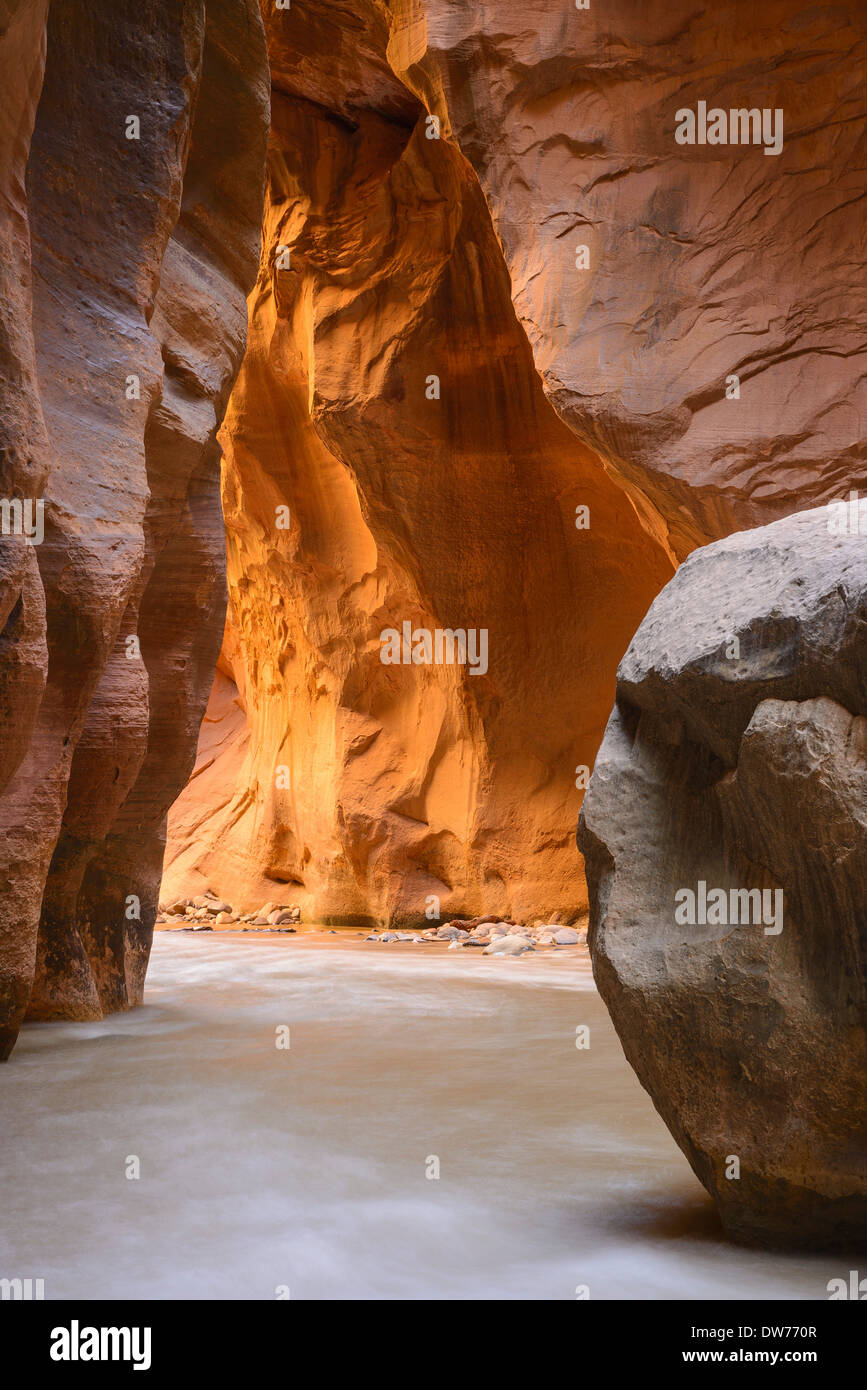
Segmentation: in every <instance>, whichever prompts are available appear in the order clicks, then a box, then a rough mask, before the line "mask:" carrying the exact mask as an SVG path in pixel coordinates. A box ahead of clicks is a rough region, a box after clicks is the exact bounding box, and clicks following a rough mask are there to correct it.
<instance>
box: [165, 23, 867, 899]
mask: <svg viewBox="0 0 867 1390" xmlns="http://www.w3.org/2000/svg"><path fill="white" fill-rule="evenodd" d="M865 23H867V21H865V16H864V13H863V12H862V10H861V8H860V7H858V6H855V5H844V6H843V7H842V8H840V9H837V10H834V11H833V12H832V11H828V10H821V9H819V10H817V9H816V8H815V7H813V6H810V5H808V4H807V3H806V0H771V3H770V5H769V6H767V7H765V8H764V9H763V10H762V11H761V13H759V12H756V14H755V15H751V16H750V17H749V22H746V21H745V19H744V14H743V10H742V7H740V6H738V5H737V4H736V3H734V0H730V2H728V0H724V2H723V3H722V4H719V5H715V6H713V7H709V6H698V7H696V6H695V5H693V4H689V3H687V0H676V3H675V4H674V5H673V6H669V7H667V9H666V11H665V14H664V15H660V14H657V13H652V12H649V11H646V9H644V8H642V7H641V6H635V5H634V4H630V3H627V0H615V3H613V4H611V5H608V4H606V5H605V6H596V5H593V6H591V8H590V9H589V10H579V9H577V7H575V6H574V5H572V4H569V3H567V4H564V5H562V6H553V7H552V6H551V5H550V4H548V3H542V0H529V3H524V2H523V0H521V3H519V2H518V0H505V3H499V2H498V3H497V4H488V3H485V2H484V0H483V2H482V3H480V4H474V5H472V6H468V5H455V4H452V3H447V0H393V2H392V3H384V0H354V2H353V3H352V4H346V3H337V0H322V3H320V4H317V5H316V6H315V7H312V6H300V5H299V6H293V7H291V8H290V9H289V10H283V11H276V10H274V9H272V8H271V7H268V8H267V13H266V27H267V32H268V44H269V56H270V63H271V72H272V82H273V89H274V102H273V107H274V120H273V129H272V137H271V146H270V153H269V192H268V197H267V208H266V216H265V237H264V248H263V260H262V264H261V266H260V272H259V280H258V283H257V286H256V289H255V292H254V294H253V295H252V296H251V299H250V351H249V353H248V355H247V358H246V361H245V364H244V369H243V372H242V374H241V377H240V379H239V382H238V386H237V388H236V391H235V393H234V395H233V399H232V401H231V403H230V407H229V410H228V412H227V419H226V424H225V427H224V431H223V435H222V440H223V447H224V454H225V461H224V474H223V503H224V511H225V514H226V521H227V528H228V536H229V545H228V570H229V588H230V598H231V602H230V623H229V632H228V635H227V641H226V643H225V645H224V649H223V660H222V666H221V676H222V678H224V680H223V681H221V683H220V685H219V689H218V690H217V692H216V695H215V706H214V709H213V710H212V715H213V720H214V721H215V722H214V723H213V724H210V725H209V726H208V727H207V729H206V732H205V734H204V735H203V744H202V748H201V753H200V758H199V762H198V765H197V769H196V775H195V777H194V779H193V781H192V782H191V783H190V785H189V787H188V788H187V789H186V790H185V792H184V794H183V796H182V798H181V801H180V802H179V804H178V807H177V809H176V813H175V814H174V815H173V818H172V825H171V831H170V844H169V855H168V861H169V867H168V873H167V889H166V891H167V892H168V893H169V894H195V893H200V892H202V890H203V889H205V888H212V889H213V890H214V891H216V892H218V893H219V894H221V895H224V896H228V897H230V898H231V899H232V900H233V901H239V902H243V903H244V904H245V905H247V906H249V907H253V906H254V905H255V904H256V903H257V902H259V901H261V900H262V898H267V897H273V896H274V895H275V893H278V892H279V888H278V885H279V884H281V883H285V884H288V885H289V887H290V889H291V892H292V894H293V896H295V897H297V899H298V901H299V902H302V903H303V906H304V913H305V917H306V918H307V919H308V920H309V919H311V918H313V919H319V920H327V921H335V922H336V921H341V920H354V919H356V918H361V919H363V920H372V921H376V922H386V923H403V924H407V925H408V924H415V923H416V922H417V921H420V920H421V916H422V914H423V913H424V912H425V911H426V910H427V909H428V908H430V910H436V905H437V904H438V906H439V910H441V911H442V913H444V914H445V915H446V916H448V915H450V914H455V913H463V914H468V915H472V914H474V913H480V912H486V911H489V910H490V911H495V912H499V913H502V914H507V915H508V914H512V915H516V916H518V917H524V916H528V915H529V916H531V917H532V916H535V915H536V913H537V912H538V913H543V914H545V913H550V912H552V911H554V910H560V909H565V910H566V911H567V912H571V911H573V910H580V908H581V907H582V906H583V905H584V903H585V901H586V897H585V889H584V885H583V882H582V879H581V873H580V866H579V865H578V864H577V863H576V861H575V860H574V858H573V857H572V848H571V846H570V844H569V838H568V836H567V835H566V834H565V833H564V831H565V827H566V826H567V825H568V824H569V823H570V822H571V821H572V820H573V817H574V815H575V813H576V812H577V810H578V808H579V805H580V799H581V794H582V790H581V785H580V783H581V776H580V774H578V769H579V768H581V767H584V766H590V765H592V761H593V756H594V753H595V750H596V747H597V746H598V741H599V738H600V737H601V732H602V728H603V725H604V720H605V718H606V716H607V712H608V709H609V708H610V697H611V691H612V689H613V673H614V670H615V667H616V663H617V661H618V659H619V656H620V655H621V653H622V651H623V649H624V647H625V644H626V641H627V640H628V638H629V636H630V635H631V631H632V630H634V626H635V625H637V622H638V620H639V619H640V617H641V615H642V614H643V612H644V611H645V609H646V606H647V603H648V602H649V599H650V597H652V595H653V594H654V593H655V592H657V591H658V589H659V588H660V587H661V585H662V584H663V583H665V581H666V580H667V578H668V577H669V576H670V574H671V573H672V570H673V567H674V566H675V565H676V563H678V562H679V561H680V560H681V559H683V557H684V556H686V555H687V554H688V553H689V552H690V551H691V550H692V549H693V548H694V547H695V546H697V545H703V544H705V543H706V542H708V541H711V540H714V539H717V538H719V537H721V536H724V535H726V534H729V533H730V532H732V531H736V530H740V529H745V528H749V527H755V526H758V525H761V524H764V523H767V522H768V521H770V520H773V519H776V518H778V517H781V516H783V515H786V514H789V513H791V512H793V511H797V510H799V509H803V508H805V507H807V506H810V505H812V504H815V503H818V502H819V501H824V500H830V499H832V498H838V497H843V496H845V495H846V493H847V492H848V489H849V488H850V486H853V485H857V484H858V483H859V481H860V478H859V467H861V468H862V466H861V465H860V464H859V462H858V461H859V460H863V457H864V442H863V421H864V419H865V418H867V411H865V405H867V401H865V397H864V390H865V386H864V383H865V381H867V373H865V371H864V341H865V333H864V328H865V319H867V301H865V294H864V289H863V277H861V276H859V275H857V274H853V268H854V267H855V266H860V265H863V261H864V250H865V248H864V224H863V217H862V216H861V211H860V207H861V202H862V200H863V175H862V174H861V173H859V172H858V171H859V170H860V169H862V168H863V157H862V156H863V147H864V130H865V119H864V117H865V103H864V93H863V86H862V84H861V83H860V80H859V73H860V69H861V66H862V65H863V58H864V53H865ZM701 103H703V109H704V111H705V113H707V112H708V111H712V110H714V109H717V108H719V109H721V110H723V111H724V112H725V113H727V122H728V113H730V112H732V111H734V112H735V113H736V115H737V113H739V112H741V111H743V113H744V117H745V120H744V123H743V134H744V136H745V137H746V136H747V134H748V135H749V136H750V139H751V140H752V137H753V136H755V143H749V144H746V145H745V144H742V143H736V142H735V140H734V136H735V134H736V133H737V134H738V139H739V136H740V133H741V132H740V116H739V115H737V120H736V122H735V123H732V125H731V130H730V131H729V130H728V126H727V132H726V143H710V142H708V141H707V139H705V142H704V143H698V142H697V143H695V144H684V143H679V141H678V139H677V138H676V130H677V127H678V124H679V122H678V113H680V112H682V111H683V110H684V109H688V110H689V111H691V112H693V113H696V114H697V113H698V111H699V109H700V104H701ZM751 111H755V112H756V113H757V121H758V124H757V125H756V126H755V127H754V125H753V118H752V117H751V116H749V113H750V112H751ZM766 115H767V122H766V121H765V116H766ZM705 124H706V123H705ZM766 124H767V131H768V142H767V144H768V148H769V149H770V150H771V153H769V154H766V153H765V147H766V141H765V125H766ZM729 135H731V136H732V137H733V138H732V139H729ZM777 136H779V139H777ZM697 141H698V137H697ZM434 378H436V381H435V383H434ZM862 472H863V468H862ZM582 504H586V505H588V506H589V512H590V529H589V530H588V531H585V532H581V531H578V530H576V528H575V525H574V521H575V516H576V508H577V507H579V506H581V505H582ZM281 506H282V507H284V508H286V509H288V519H287V517H286V516H284V518H283V521H282V522H281V524H280V525H279V526H278V523H277V520H276V518H277V513H278V509H279V508H280V507H281ZM281 527H282V529H281ZM403 622H409V623H410V625H411V631H413V632H414V631H417V630H418V631H422V630H426V631H430V632H435V631H436V630H438V629H446V628H447V629H454V628H459V629H467V630H482V629H484V630H485V631H486V633H487V636H488V641H489V662H488V669H487V671H486V672H485V673H484V675H482V674H479V675H477V676H469V675H468V674H467V673H466V672H465V671H464V672H461V671H460V670H455V669H454V668H445V667H442V666H441V667H439V668H437V667H436V666H433V665H431V666H427V665H422V666H415V665H399V666H384V667H383V666H382V665H381V664H379V661H378V657H379V646H380V634H381V632H382V631H384V630H386V629H397V630H401V628H402V624H403ZM224 682H228V683H229V684H228V685H226V684H225V683H224ZM231 686H234V687H235V689H234V692H232V691H231ZM227 691H228V692H229V701H228V705H227ZM227 708H230V709H231V710H232V714H231V718H230V719H229V720H228V721H227V718H226V710H227ZM217 724H218V725H219V727H220V729H221V730H222V734H221V735H220V737H219V740H218V746H217V744H215V731H216V727H217ZM230 724H231V725H232V726H233V729H232V733H231V734H230V733H229V727H230ZM576 781H577V782H578V784H579V785H578V786H577V787H576V785H575V783H576Z"/></svg>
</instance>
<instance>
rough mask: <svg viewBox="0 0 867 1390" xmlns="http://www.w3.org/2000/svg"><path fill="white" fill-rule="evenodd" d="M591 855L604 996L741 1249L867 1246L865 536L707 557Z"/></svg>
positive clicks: (670, 590) (631, 693) (645, 647)
mask: <svg viewBox="0 0 867 1390" xmlns="http://www.w3.org/2000/svg"><path fill="white" fill-rule="evenodd" d="M579 845H580V847H581V849H582V851H583V853H584V856H585V861H586V867H587V875H588V881H589V885H590V889H591V923H590V936H589V941H590V948H591V953H592V956H593V968H594V974H595V977H596V981H597V984H598V986H599V989H600V992H601V994H602V996H603V998H604V999H605V1002H606V1004H607V1006H608V1008H609V1010H610V1012H611V1015H612V1018H613V1020H614V1023H615V1026H616V1028H617V1031H618V1034H619V1036H620V1039H621V1042H622V1043H623V1047H624V1050H625V1052H626V1055H627V1057H628V1058H629V1061H630V1062H631V1064H632V1066H633V1067H634V1068H635V1070H636V1072H637V1073H638V1076H639V1078H640V1079H641V1081H642V1084H643V1085H644V1086H645V1088H646V1089H647V1091H648V1092H649V1093H650V1095H651V1097H652V1098H653V1101H654V1104H655V1105H656V1108H657V1109H658V1110H659V1112H660V1114H661V1115H662V1117H663V1119H664V1120H665V1122H666V1124H667V1125H668V1127H669V1129H670V1130H671V1132H672V1134H673V1135H674V1137H675V1139H676V1140H677V1142H678V1143H679V1145H680V1147H681V1148H682V1149H683V1151H684V1153H685V1154H686V1156H687V1158H688V1159H689V1162H690V1164H691V1165H692V1167H693V1169H694V1171H695V1172H696V1174H697V1175H698V1177H699V1178H700V1179H701V1181H702V1182H703V1183H704V1185H705V1186H706V1187H707V1189H708V1191H709V1192H710V1193H711V1194H712V1196H713V1197H714V1199H715V1201H716V1204H717V1206H718V1209H719V1211H720V1214H721V1217H722V1219H723V1222H724V1223H725V1225H726V1227H727V1229H728V1230H729V1232H730V1233H731V1234H732V1235H733V1236H734V1237H736V1238H740V1239H744V1240H754V1241H762V1242H769V1243H771V1242H776V1241H785V1242H803V1243H805V1244H817V1243H823V1242H827V1243H834V1242H837V1241H845V1240H850V1241H851V1240H852V1239H853V1238H855V1237H858V1236H860V1237H862V1238H863V1236H864V1235H865V1234H867V1162H865V1159H867V919H865V907H864V904H865V900H867V552H865V549H864V538H863V536H860V535H858V534H854V535H846V534H844V535H834V534H831V533H830V532H829V513H828V509H827V508H824V507H823V508H817V509H814V510H811V511H808V512H804V513H801V514H799V515H797V516H793V517H790V518H787V519H785V520H782V521H779V522H775V523H774V524H772V525H770V526H767V527H761V528H758V529H756V530H753V531H750V532H745V533H741V534H737V535H734V536H731V537H729V538H728V539H726V540H723V541H719V542H717V543H715V544H712V545H709V546H707V547H705V548H703V549H700V550H697V551H695V552H694V553H693V554H692V555H691V556H690V557H689V559H688V560H687V561H686V562H685V564H684V565H682V566H681V568H680V569H679V570H678V572H677V575H676V576H675V578H674V579H673V580H672V581H671V583H670V584H669V585H668V586H667V587H666V588H665V589H664V590H663V592H662V593H661V594H660V596H659V597H658V598H657V599H656V600H655V602H654V603H653V605H652V606H651V609H650V611H649V613H648V615H647V617H646V619H645V620H644V622H643V623H642V625H641V627H640V628H639V630H638V632H637V634H636V636H635V638H634V640H633V642H632V644H631V646H630V648H629V650H628V652H627V653H626V656H625V657H624V659H623V662H622V664H621V666H620V669H619V672H618V678H617V703H616V706H615V709H614V711H613V713H612V715H611V719H610V721H609V724H608V728H607V730H606V733H605V738H604V740H603V743H602V746H601V748H600V751H599V756H598V759H597V763H596V768H595V770H594V774H593V777H592V780H591V783H590V788H589V791H588V793H587V796H586V797H585V800H584V805H583V808H582V813H581V824H580V829H579ZM734 1160H736V1162H737V1165H738V1168H737V1169H736V1168H734V1167H733V1166H732V1165H733V1161H734Z"/></svg>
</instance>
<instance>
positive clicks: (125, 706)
mask: <svg viewBox="0 0 867 1390" xmlns="http://www.w3.org/2000/svg"><path fill="white" fill-rule="evenodd" d="M46 8H47V7H46V6H38V5H37V6H20V7H17V8H16V7H15V6H10V5H8V4H7V5H6V6H5V7H4V9H5V11H6V13H2V14H0V18H2V19H3V21H4V23H5V28H4V29H3V31H2V42H3V50H2V56H3V64H4V66H3V72H4V80H5V78H6V77H8V79H9V81H10V82H11V83H13V84H15V83H18V84H20V94H19V103H18V110H17V111H15V110H13V111H12V112H11V113H10V115H9V117H8V118H6V117H4V121H5V122H6V124H4V125H3V126H2V136H3V140H4V141H5V142H6V145H7V147H8V152H9V158H10V164H9V165H7V164H6V163H5V161H4V174H6V172H7V170H8V171H9V176H10V187H11V191H12V197H11V198H10V200H9V208H10V209H11V211H12V217H11V223H12V227H11V231H12V238H13V240H12V245H13V248H14V252H15V255H16V256H17V258H18V259H17V266H16V267H13V271H16V270H17V274H16V273H13V275H12V276H11V277H10V281H11V284H10V288H9V289H8V290H7V289H4V296H3V301H2V303H3V319H4V329H3V335H4V336H3V337H2V339H0V349H2V359H0V360H2V364H3V369H4V375H3V382H2V389H3V390H4V392H6V393H8V394H7V397H5V398H9V399H11V402H12V405H11V409H10V411H9V412H6V413H5V415H4V420H3V429H4V436H5V437H4V441H3V460H4V468H7V469H8V470H9V471H8V474H7V475H6V476H4V479H3V485H4V489H6V493H7V495H10V494H11V495H17V496H21V497H29V498H34V497H39V498H40V499H44V508H45V511H44V522H45V536H44V539H43V540H42V542H41V544H37V545H34V546H27V547H26V549H25V545H24V544H21V543H20V542H19V540H18V538H17V537H14V536H7V535H4V536H3V537H2V539H0V547H2V551H0V553H2V557H3V559H2V571H0V575H2V580H3V590H2V593H3V606H2V609H0V614H2V616H3V618H4V620H5V623H4V627H3V633H2V647H0V673H2V674H0V689H2V690H4V691H5V690H6V689H7V687H9V688H14V689H16V690H19V691H20V689H21V684H20V675H19V673H22V672H23V673H25V676H26V679H27V681H28V682H29V689H30V691H31V692H32V693H31V694H30V695H28V697H27V700H26V702H25V701H24V700H21V701H19V702H18V703H17V704H16V703H15V702H14V701H13V703H12V705H11V708H9V706H8V705H7V703H6V702H5V701H4V707H3V735H2V737H3V740H4V744H3V748H4V751H5V747H6V740H7V739H8V741H9V742H10V743H11V744H12V746H13V749H14V757H11V758H7V759H4V768H3V780H4V781H5V783H6V785H5V790H4V791H3V795H2V798H0V828H2V832H3V834H2V850H0V855H2V860H0V865H2V867H0V976H2V997H0V1039H2V1051H3V1053H4V1054H5V1053H7V1052H8V1050H9V1049H10V1048H11V1046H12V1044H13V1043H14V1039H15V1036H16V1034H17V1031H18V1027H19V1025H20V1023H21V1020H22V1017H23V1016H24V1014H25V1012H27V1013H28V1016H29V1017H33V1018H53V1017H76V1018H86V1017H99V1016H101V1014H102V1013H103V1012H107V1011H110V1010H113V1009H118V1008H125V1007H129V1006H130V1005H131V1004H134V1003H136V1002H138V1000H139V999H140V997H141V990H142V984H143V978H144V969H145V965H146V961H147V952H148V947H149V942H150V935H151V932H152V928H153V919H154V915H155V911H156V896H157V888H158V883H159V877H160V871H161V860H162V850H163V841H164V823H165V815H166V811H167V809H168V807H169V805H170V804H171V802H172V800H173V799H174V797H175V795H176V794H177V792H178V790H179V789H180V787H181V786H182V785H183V783H184V781H185V780H186V777H187V775H188V772H189V769H190V766H191V764H192V762H193V759H194V756H195V744H196V737H197V733H198V727H199V723H200V719H201V713H202V708H203V705H204V702H205V700H206V698H207V691H208V688H209V685H210V682H211V678H212V674H213V666H214V661H215V658H216V654H217V651H218V647H219V641H220V634H221V632H222V625H223V613H224V606H225V581H224V573H223V542H222V527H221V520H220V509H219V496H218V461H219V450H218V448H217V445H216V442H215V437H216V430H217V427H218V425H219V423H220V420H221V418H222V414H223V410H224V408H225V403H226V399H227V397H228V393H229V389H230V386H231V383H232V380H233V378H234V375H235V372H236V371H237V368H238V365H239V362H240V359H241V355H242V351H243V345H244V338H245V329H246V310H245V299H244V295H245V291H246V289H247V288H248V287H249V284H250V282H251V279H252V277H253V275H254V273H255V265H256V257H257V249H258V241H259V232H260V217H261V203H262V186H263V173H264V156H265V144H266V139H267V122H268V83H267V67H266V54H265V44H264V34H263V31H262V26H261V20H260V16H259V13H258V10H257V8H256V6H255V5H254V4H252V3H248V0H207V4H205V3H204V0H202V2H201V3H193V4H189V3H181V0H150V3H147V4H145V5H142V4H139V3H132V0H124V3H120V4H118V3H116V0H111V3H109V0H95V2H94V3H93V4H90V5H88V6H87V7H82V6H81V5H79V4H77V3H73V0H52V3H51V6H50V12H49V13H48V19H47V33H46V28H45V18H46ZM10 11H11V13H10ZM46 40H47V64H46V67H45V73H44V82H43V83H42V86H41V92H40V78H41V75H42V74H41V61H42V59H43V58H44V55H45V51H46ZM12 90H13V91H14V90H15V88H14V86H13V89H12ZM37 100H38V109H37ZM34 111H35V127H34V128H33V131H32V142H30V145H29V154H28V136H29V133H30V128H31V126H33V116H34ZM130 118H134V119H135V121H137V122H138V128H137V129H136V127H135V124H134V123H133V124H132V125H131V124H130ZM130 136H132V137H133V138H130ZM25 163H26V196H25ZM28 218H29V226H28ZM31 256H32V263H33V276H32V288H31V284H30V278H29V271H28V267H29V261H30V258H31ZM4 285H5V282H4ZM31 306H32V309H31ZM7 440H8V442H7ZM16 547H18V548H16ZM41 687H44V689H42V690H41V698H40V688H41ZM16 699H17V697H16ZM7 710H8V713H7ZM10 731H11V732H10ZM16 762H17V766H16V765H15V764H16Z"/></svg>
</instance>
